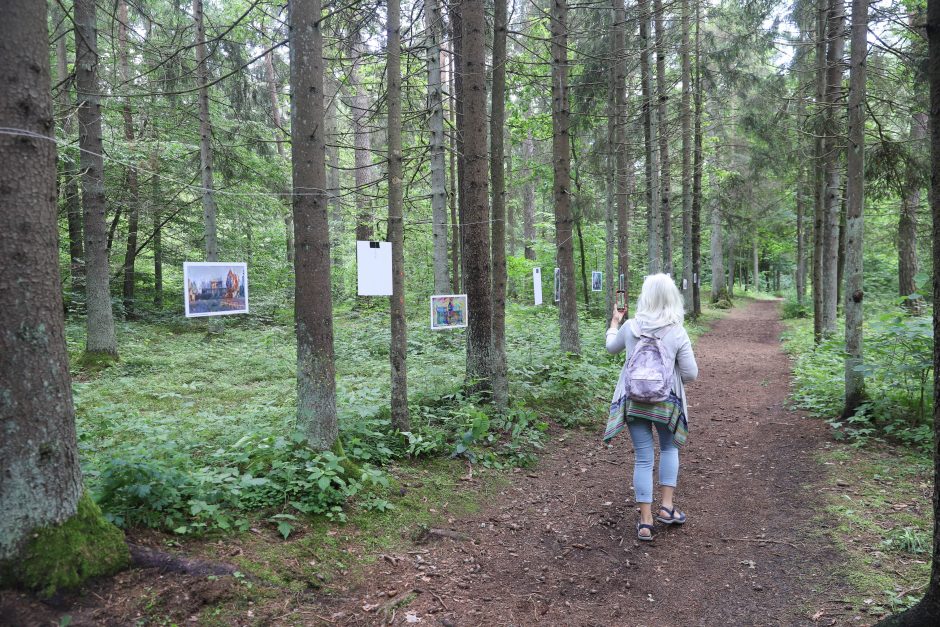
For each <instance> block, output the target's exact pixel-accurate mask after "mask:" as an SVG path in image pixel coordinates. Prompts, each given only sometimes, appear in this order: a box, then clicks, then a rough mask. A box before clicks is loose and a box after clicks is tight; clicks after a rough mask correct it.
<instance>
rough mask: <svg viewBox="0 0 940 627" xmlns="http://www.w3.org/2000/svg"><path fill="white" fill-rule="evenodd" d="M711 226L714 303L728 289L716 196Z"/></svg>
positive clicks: (719, 209)
mask: <svg viewBox="0 0 940 627" xmlns="http://www.w3.org/2000/svg"><path fill="white" fill-rule="evenodd" d="M711 227H712V228H711V231H712V233H711V236H712V239H711V266H712V302H713V303H714V302H717V301H718V300H720V299H722V298H725V296H726V294H727V291H728V288H727V284H726V279H725V264H724V251H723V248H722V242H721V206H720V203H719V201H718V199H717V198H716V199H714V200H712V211H711Z"/></svg>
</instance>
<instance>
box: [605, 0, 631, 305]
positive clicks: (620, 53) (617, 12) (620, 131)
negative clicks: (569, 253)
mask: <svg viewBox="0 0 940 627" xmlns="http://www.w3.org/2000/svg"><path fill="white" fill-rule="evenodd" d="M612 3H613V7H614V24H613V47H614V49H613V59H614V61H613V64H612V66H611V70H612V72H613V73H614V74H613V78H614V80H613V87H612V89H613V100H614V107H613V111H612V114H613V120H614V128H613V131H614V133H613V147H612V149H613V151H614V154H615V158H614V164H613V165H614V167H613V168H612V170H613V172H614V190H613V193H614V194H615V198H616V202H617V268H618V273H617V274H618V276H617V283H616V285H618V287H619V275H620V274H622V275H623V282H624V290H625V291H627V292H629V290H630V219H631V217H632V216H631V213H632V211H631V207H630V202H631V200H630V194H631V191H632V190H631V189H630V188H631V187H632V186H633V160H632V159H630V155H629V152H628V150H629V149H628V147H627V141H626V124H627V103H626V93H625V89H626V83H627V60H626V50H625V46H626V21H627V12H626V9H625V8H624V3H623V1H622V0H612ZM609 278H610V289H608V291H609V292H613V285H614V280H615V278H614V277H613V276H611V277H609ZM610 297H611V298H613V294H612V293H611V294H610ZM624 300H625V302H626V303H627V311H629V302H630V299H629V298H625V299H624ZM607 311H608V312H612V311H613V303H611V304H610V306H608V307H607ZM624 315H626V312H625V313H624Z"/></svg>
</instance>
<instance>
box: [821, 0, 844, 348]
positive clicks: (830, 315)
mask: <svg viewBox="0 0 940 627" xmlns="http://www.w3.org/2000/svg"><path fill="white" fill-rule="evenodd" d="M844 28H845V9H844V6H843V3H842V0H830V2H829V15H828V32H829V47H828V50H827V53H826V63H827V76H826V136H825V144H826V145H825V149H824V153H823V154H824V155H825V167H826V172H825V175H826V176H825V180H826V214H825V215H826V219H825V226H824V241H823V261H824V263H823V328H822V332H823V335H826V336H829V335H833V334H834V333H835V331H836V317H837V315H838V304H839V276H838V272H839V249H840V247H839V223H840V217H841V216H840V214H841V209H842V175H841V171H840V163H839V162H840V158H839V157H840V154H841V150H840V149H839V141H838V135H839V118H840V116H839V111H840V109H841V107H840V106H839V105H840V101H841V100H842V55H843V50H844V41H845V37H844V33H843V31H844Z"/></svg>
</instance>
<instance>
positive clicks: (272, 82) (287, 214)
mask: <svg viewBox="0 0 940 627" xmlns="http://www.w3.org/2000/svg"><path fill="white" fill-rule="evenodd" d="M264 76H265V81H266V82H267V83H268V98H269V99H270V101H271V122H272V124H273V125H274V130H273V134H274V143H275V145H276V146H277V155H278V156H279V157H281V158H284V131H283V124H281V103H280V99H279V98H278V95H277V92H278V86H277V76H276V75H275V73H274V51H272V50H269V51H268V52H267V54H265V55H264ZM289 201H290V197H289V196H288V197H285V205H286V206H285V208H284V212H283V214H282V217H283V220H284V242H285V255H286V257H287V263H290V264H292V263H294V216H293V214H292V209H291V207H290V204H289Z"/></svg>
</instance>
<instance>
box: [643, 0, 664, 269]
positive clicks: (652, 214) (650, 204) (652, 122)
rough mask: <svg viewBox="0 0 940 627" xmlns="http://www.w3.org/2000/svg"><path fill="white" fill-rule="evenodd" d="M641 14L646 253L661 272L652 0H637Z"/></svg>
mask: <svg viewBox="0 0 940 627" xmlns="http://www.w3.org/2000/svg"><path fill="white" fill-rule="evenodd" d="M637 8H638V10H639V14H640V46H641V52H640V81H641V83H642V85H643V139H644V144H645V147H646V226H647V255H648V257H649V260H648V267H649V272H650V274H654V273H656V272H661V271H662V256H661V252H662V251H661V249H660V248H661V247H660V244H661V243H662V238H663V224H662V217H663V216H662V208H661V202H662V201H661V199H660V196H659V194H660V191H661V190H660V187H659V184H660V183H659V151H658V150H657V147H656V140H657V138H658V137H659V120H658V118H659V108H658V107H657V106H656V105H655V103H654V102H653V93H654V87H653V75H652V71H651V70H652V69H651V67H650V54H651V53H652V50H653V46H652V44H651V38H650V18H651V15H650V10H649V0H638V2H637Z"/></svg>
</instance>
